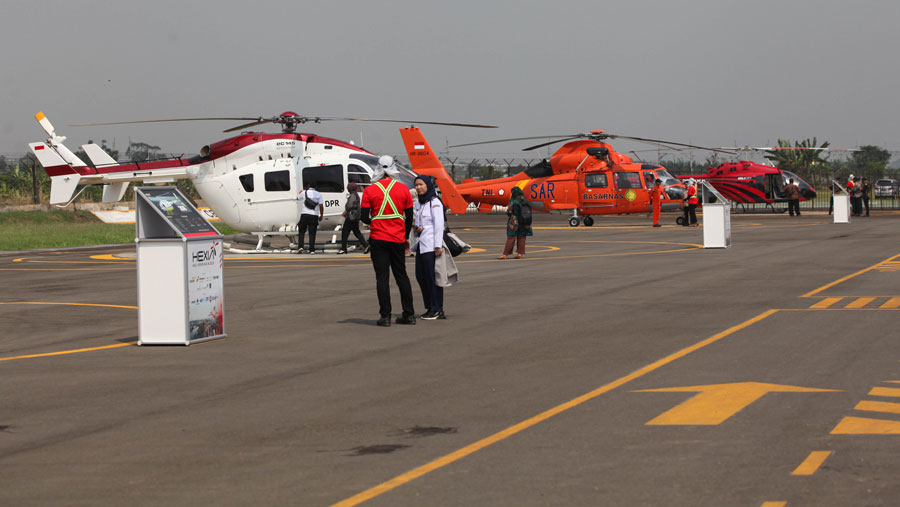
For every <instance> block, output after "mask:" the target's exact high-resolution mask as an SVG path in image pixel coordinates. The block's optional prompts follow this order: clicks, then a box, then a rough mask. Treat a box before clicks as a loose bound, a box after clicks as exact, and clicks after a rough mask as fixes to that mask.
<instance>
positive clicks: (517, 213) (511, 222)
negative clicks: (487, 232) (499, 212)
mask: <svg viewBox="0 0 900 507" xmlns="http://www.w3.org/2000/svg"><path fill="white" fill-rule="evenodd" d="M509 194H510V195H509V206H508V207H507V208H506V215H507V217H508V218H507V219H506V245H505V246H504V247H503V254H502V255H501V256H500V257H497V258H498V259H500V260H503V259H506V257H507V256H508V255H512V251H513V246H515V247H516V256H515V257H513V258H514V259H521V258H522V257H524V256H525V238H527V237H528V236H533V235H534V232H533V231H532V230H531V222H530V218H531V217H530V213H531V205H530V204H528V202H527V201H526V200H525V192H522V189H521V188H519V187H512V189H511V190H510V192H509ZM524 206H528V210H527V211H526V213H528V214H529V216H528V217H527V218H526V217H524V216H523V214H522V208H523V207H524Z"/></svg>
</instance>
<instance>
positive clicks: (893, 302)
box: [878, 298, 900, 308]
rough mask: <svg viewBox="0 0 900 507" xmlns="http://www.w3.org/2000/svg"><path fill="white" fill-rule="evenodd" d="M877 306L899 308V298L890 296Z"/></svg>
mask: <svg viewBox="0 0 900 507" xmlns="http://www.w3.org/2000/svg"><path fill="white" fill-rule="evenodd" d="M878 308H900V298H891V299H888V300H887V301H886V302H885V303H884V304H883V305H881V306H879V307H878Z"/></svg>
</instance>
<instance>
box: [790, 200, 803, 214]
mask: <svg viewBox="0 0 900 507" xmlns="http://www.w3.org/2000/svg"><path fill="white" fill-rule="evenodd" d="M788 211H789V212H790V213H791V216H794V211H796V212H797V216H798V217H799V216H800V199H788Z"/></svg>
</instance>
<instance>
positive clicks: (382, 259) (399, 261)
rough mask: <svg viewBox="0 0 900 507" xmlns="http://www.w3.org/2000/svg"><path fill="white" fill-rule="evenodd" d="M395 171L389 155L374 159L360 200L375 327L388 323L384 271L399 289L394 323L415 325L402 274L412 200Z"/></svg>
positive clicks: (388, 301)
mask: <svg viewBox="0 0 900 507" xmlns="http://www.w3.org/2000/svg"><path fill="white" fill-rule="evenodd" d="M398 174H399V170H398V169H397V166H396V165H395V164H394V159H393V157H391V156H390V155H382V156H381V158H379V159H378V167H377V168H376V170H375V174H374V175H373V178H372V181H373V182H374V183H373V184H371V185H369V186H368V187H366V189H365V191H363V196H362V202H361V203H360V215H361V216H360V219H361V220H362V221H363V222H364V223H366V224H369V229H370V231H371V232H370V233H369V247H370V252H371V256H372V266H374V267H375V286H376V290H377V291H378V311H379V313H380V315H381V318H379V319H378V325H379V326H390V325H391V290H390V289H391V288H390V280H389V279H388V273H389V271H390V272H393V273H394V281H395V282H397V287H398V288H399V289H400V303H401V305H402V306H403V314H402V315H401V316H400V317H397V320H396V322H397V324H415V323H416V317H415V313H416V312H415V311H414V310H413V296H412V287H411V286H410V283H409V275H407V274H406V256H405V255H404V253H405V250H406V245H407V241H406V238H408V237H409V231H410V229H411V228H412V223H413V201H412V195H411V194H410V191H409V188H408V187H407V186H406V185H404V184H403V183H400V182H398V181H396V180H394V179H392V178H391V176H397V175H398Z"/></svg>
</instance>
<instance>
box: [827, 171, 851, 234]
mask: <svg viewBox="0 0 900 507" xmlns="http://www.w3.org/2000/svg"><path fill="white" fill-rule="evenodd" d="M838 189H839V190H838ZM838 192H840V193H838ZM831 195H832V198H833V199H834V223H836V224H849V223H850V194H848V193H847V189H846V188H844V187H842V186H841V185H840V183H838V182H836V181H834V182H832V183H831Z"/></svg>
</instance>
